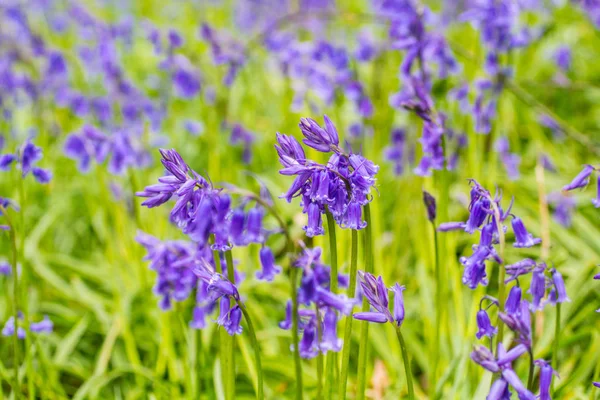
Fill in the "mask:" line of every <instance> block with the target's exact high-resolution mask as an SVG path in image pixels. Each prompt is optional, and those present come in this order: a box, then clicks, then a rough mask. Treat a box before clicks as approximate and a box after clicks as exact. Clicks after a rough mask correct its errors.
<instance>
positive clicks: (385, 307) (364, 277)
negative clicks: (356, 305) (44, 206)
mask: <svg viewBox="0 0 600 400" xmlns="http://www.w3.org/2000/svg"><path fill="white" fill-rule="evenodd" d="M358 274H359V277H360V287H361V289H362V294H363V295H364V296H365V297H366V298H367V301H368V302H369V304H370V305H371V307H372V309H373V310H374V311H363V312H357V313H354V314H353V317H354V318H355V319H358V320H361V321H369V322H375V323H379V324H383V323H386V322H389V323H390V324H392V325H393V326H394V327H396V328H399V327H401V326H402V323H403V322H404V317H405V311H404V297H403V295H402V292H404V290H405V289H406V288H405V287H404V286H400V285H399V284H398V283H396V284H394V286H392V287H391V288H389V289H388V288H387V287H386V286H385V284H384V283H383V278H382V277H381V276H379V277H377V278H375V276H374V275H373V274H370V273H368V272H363V271H359V272H358ZM389 291H390V292H392V293H394V305H393V308H392V311H390V305H389V298H388V292H389Z"/></svg>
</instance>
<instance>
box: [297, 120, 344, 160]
mask: <svg viewBox="0 0 600 400" xmlns="http://www.w3.org/2000/svg"><path fill="white" fill-rule="evenodd" d="M323 119H324V120H325V128H321V126H320V125H319V124H318V123H317V121H315V120H314V119H312V118H301V119H300V124H299V126H300V130H301V131H302V134H303V135H304V139H303V140H302V142H303V143H304V144H305V145H307V146H309V147H312V148H313V149H315V150H318V151H321V152H323V153H329V152H330V151H332V150H334V149H336V148H337V146H338V145H339V143H340V140H339V137H338V133H337V129H336V127H335V125H333V122H331V120H330V119H329V117H327V115H324V116H323Z"/></svg>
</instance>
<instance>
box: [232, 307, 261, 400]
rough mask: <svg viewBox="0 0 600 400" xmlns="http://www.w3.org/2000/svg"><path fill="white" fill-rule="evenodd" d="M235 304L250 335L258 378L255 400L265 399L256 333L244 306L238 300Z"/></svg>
mask: <svg viewBox="0 0 600 400" xmlns="http://www.w3.org/2000/svg"><path fill="white" fill-rule="evenodd" d="M237 303H238V305H239V306H240V309H241V310H242V314H244V318H245V319H246V324H247V325H248V333H249V334H250V342H251V343H252V347H253V348H254V362H255V363H256V373H257V377H258V390H257V392H256V398H257V399H259V400H261V399H264V398H265V394H264V388H263V369H262V362H261V359H260V347H259V345H258V340H257V339H256V331H255V330H254V325H253V324H252V319H250V314H249V313H248V310H247V309H246V306H245V305H244V303H242V302H241V301H240V300H238V301H237Z"/></svg>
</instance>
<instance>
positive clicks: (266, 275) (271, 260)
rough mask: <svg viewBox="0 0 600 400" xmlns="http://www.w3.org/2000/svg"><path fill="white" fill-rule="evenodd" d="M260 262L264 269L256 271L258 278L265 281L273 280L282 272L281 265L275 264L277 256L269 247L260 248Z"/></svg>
mask: <svg viewBox="0 0 600 400" xmlns="http://www.w3.org/2000/svg"><path fill="white" fill-rule="evenodd" d="M259 255H260V264H261V266H262V271H257V272H256V278H257V279H260V280H265V281H272V280H273V278H274V277H275V275H276V274H278V273H280V272H281V267H280V266H278V265H275V256H273V252H272V251H271V249H270V248H268V247H266V246H265V247H263V248H261V249H260V253H259Z"/></svg>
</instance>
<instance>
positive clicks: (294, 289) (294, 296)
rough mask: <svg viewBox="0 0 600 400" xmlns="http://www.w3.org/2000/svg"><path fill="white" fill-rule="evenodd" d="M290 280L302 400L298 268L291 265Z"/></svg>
mask: <svg viewBox="0 0 600 400" xmlns="http://www.w3.org/2000/svg"><path fill="white" fill-rule="evenodd" d="M290 268H291V271H290V281H291V286H292V287H291V292H292V344H293V346H294V365H295V371H296V400H302V397H303V396H302V390H303V387H302V360H301V359H300V353H299V351H298V343H299V342H300V338H299V335H298V329H299V327H298V289H297V287H296V284H297V281H298V268H296V267H294V266H291V267H290Z"/></svg>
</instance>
